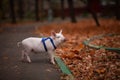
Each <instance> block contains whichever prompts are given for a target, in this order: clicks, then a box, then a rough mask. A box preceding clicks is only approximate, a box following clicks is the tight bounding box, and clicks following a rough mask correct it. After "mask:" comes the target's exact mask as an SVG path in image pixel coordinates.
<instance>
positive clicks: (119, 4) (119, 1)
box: [115, 0, 120, 20]
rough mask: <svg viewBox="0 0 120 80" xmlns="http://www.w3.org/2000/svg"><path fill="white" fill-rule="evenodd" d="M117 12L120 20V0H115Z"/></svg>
mask: <svg viewBox="0 0 120 80" xmlns="http://www.w3.org/2000/svg"><path fill="white" fill-rule="evenodd" d="M115 3H116V5H115V8H116V9H115V14H116V19H117V20H120V0H115Z"/></svg>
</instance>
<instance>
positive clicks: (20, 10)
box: [18, 0, 24, 19]
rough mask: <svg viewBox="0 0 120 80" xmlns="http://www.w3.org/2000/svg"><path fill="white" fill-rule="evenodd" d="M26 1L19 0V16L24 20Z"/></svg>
mask: <svg viewBox="0 0 120 80" xmlns="http://www.w3.org/2000/svg"><path fill="white" fill-rule="evenodd" d="M23 6H24V1H23V0H18V14H19V18H20V19H23V18H24V10H23V9H24V8H23Z"/></svg>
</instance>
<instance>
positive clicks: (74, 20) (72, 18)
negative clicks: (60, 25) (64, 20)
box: [67, 0, 77, 22]
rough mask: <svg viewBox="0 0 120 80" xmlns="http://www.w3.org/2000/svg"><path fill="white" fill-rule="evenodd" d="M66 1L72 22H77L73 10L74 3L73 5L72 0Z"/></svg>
mask: <svg viewBox="0 0 120 80" xmlns="http://www.w3.org/2000/svg"><path fill="white" fill-rule="evenodd" d="M67 1H68V6H69V10H70V18H71V21H72V22H77V21H76V18H75V11H74V5H73V0H67Z"/></svg>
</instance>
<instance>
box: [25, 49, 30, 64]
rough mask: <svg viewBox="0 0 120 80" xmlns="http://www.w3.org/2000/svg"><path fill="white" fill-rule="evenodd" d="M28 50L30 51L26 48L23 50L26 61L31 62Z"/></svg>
mask: <svg viewBox="0 0 120 80" xmlns="http://www.w3.org/2000/svg"><path fill="white" fill-rule="evenodd" d="M30 52H31V51H28V50H27V51H25V56H26V58H27V61H28V62H29V63H31V59H30V57H29V54H30Z"/></svg>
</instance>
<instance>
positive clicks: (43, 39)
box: [42, 37, 56, 52]
mask: <svg viewBox="0 0 120 80" xmlns="http://www.w3.org/2000/svg"><path fill="white" fill-rule="evenodd" d="M48 39H49V40H50V42H51V43H52V45H53V47H54V49H56V46H55V44H54V42H53V40H52V39H51V38H50V37H48V38H42V43H43V46H44V48H45V51H46V52H47V51H48V50H47V46H46V44H45V41H46V40H48Z"/></svg>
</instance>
